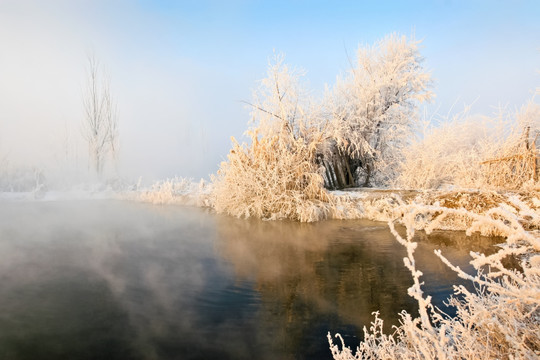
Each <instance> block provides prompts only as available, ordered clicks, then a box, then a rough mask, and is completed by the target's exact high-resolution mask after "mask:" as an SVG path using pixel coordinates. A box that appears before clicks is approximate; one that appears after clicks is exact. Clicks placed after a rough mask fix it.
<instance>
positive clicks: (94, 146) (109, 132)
mask: <svg viewBox="0 0 540 360" xmlns="http://www.w3.org/2000/svg"><path fill="white" fill-rule="evenodd" d="M83 105H84V115H85V116H84V120H83V136H84V138H85V140H86V141H87V142H88V151H89V156H90V161H91V164H92V168H93V170H94V171H95V172H96V174H97V175H98V176H100V175H101V174H102V172H103V166H104V164H105V160H106V158H107V157H108V156H109V155H110V156H111V158H112V159H113V160H114V161H115V160H116V157H117V149H118V112H117V108H116V103H115V101H114V99H113V97H112V94H111V91H110V83H109V79H108V78H107V76H106V75H105V74H104V72H103V70H102V68H101V66H100V64H99V62H98V60H97V59H96V58H95V57H94V56H89V57H88V69H87V84H86V89H85V91H84V94H83Z"/></svg>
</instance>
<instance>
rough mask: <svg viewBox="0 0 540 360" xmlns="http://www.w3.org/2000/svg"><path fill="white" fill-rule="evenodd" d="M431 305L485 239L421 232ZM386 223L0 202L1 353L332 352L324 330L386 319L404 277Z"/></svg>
mask: <svg viewBox="0 0 540 360" xmlns="http://www.w3.org/2000/svg"><path fill="white" fill-rule="evenodd" d="M419 241H420V245H419V248H418V250H417V252H416V258H417V261H418V267H419V269H420V270H422V271H423V272H424V274H425V276H424V277H423V279H424V281H425V282H426V286H425V289H426V291H427V293H428V294H431V295H433V296H434V298H435V303H436V304H437V305H440V304H442V303H441V301H442V300H443V299H444V298H446V297H447V295H448V294H449V292H450V290H451V284H453V283H455V281H456V277H455V275H454V274H453V273H451V272H450V271H448V270H447V269H446V268H445V267H444V266H443V265H442V264H441V265H439V262H438V261H437V260H436V259H435V256H434V255H433V251H432V250H433V249H434V248H442V250H443V254H446V255H448V257H449V258H450V260H451V261H452V262H453V263H454V264H456V265H459V266H462V267H464V268H467V262H468V259H469V258H468V252H469V251H470V250H471V249H475V250H486V249H489V247H490V246H491V244H492V242H493V240H487V239H481V238H480V239H473V241H471V239H469V238H465V236H464V234H447V233H442V234H440V235H438V236H434V237H425V236H424V237H423V238H419ZM404 256H405V252H404V250H403V248H402V247H401V246H400V245H399V244H398V243H397V242H396V241H395V240H394V239H393V238H392V236H391V234H390V233H389V231H388V229H387V227H386V224H384V223H376V222H370V221H363V220H359V221H347V222H342V221H325V222H319V223H316V224H299V223H295V222H287V221H283V222H264V221H259V220H239V219H235V218H230V217H227V216H218V215H215V214H212V213H209V212H208V211H205V210H203V209H200V208H187V207H177V206H162V207H160V206H152V205H147V204H140V203H130V202H120V201H110V200H107V201H104V200H92V201H66V202H60V201H57V202H7V201H4V202H2V203H1V206H0V281H1V283H2V287H0V308H1V309H2V311H1V312H0V357H1V358H7V359H58V358H77V359H86V358H108V359H153V358H160V359H173V358H182V359H202V358H204V359H211V358H220V359H227V358H231V359H253V358H258V359H266V358H268V359H270V358H272V359H275V358H280V359H287V358H295V359H299V358H328V357H329V355H330V353H329V350H328V347H327V343H326V339H325V336H326V333H327V332H328V331H330V332H331V333H335V332H341V333H342V334H349V335H351V336H353V335H355V336H356V337H355V338H349V341H351V343H352V344H355V343H357V342H358V340H359V338H360V337H361V328H362V326H364V325H369V322H370V321H371V320H372V315H371V312H373V311H376V310H380V312H381V316H382V317H383V318H384V319H386V321H387V324H386V325H387V326H388V328H389V326H390V324H396V323H397V313H398V312H399V311H401V310H403V309H405V310H407V311H409V312H413V313H414V312H415V307H416V305H415V303H414V301H413V300H412V298H410V297H409V296H408V295H407V288H408V287H409V286H410V284H411V283H412V281H411V279H410V274H409V273H408V271H407V270H406V269H405V267H404V266H403V261H402V258H403V257H404Z"/></svg>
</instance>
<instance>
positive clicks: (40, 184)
mask: <svg viewBox="0 0 540 360" xmlns="http://www.w3.org/2000/svg"><path fill="white" fill-rule="evenodd" d="M46 189H47V182H46V178H45V175H44V173H43V170H41V169H40V168H37V167H23V166H12V165H10V164H9V163H8V161H7V160H2V161H0V192H32V191H34V192H38V191H39V192H43V191H46Z"/></svg>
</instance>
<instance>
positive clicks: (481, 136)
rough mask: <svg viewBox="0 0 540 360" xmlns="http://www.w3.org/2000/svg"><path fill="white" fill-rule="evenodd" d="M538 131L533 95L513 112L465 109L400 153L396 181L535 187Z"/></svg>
mask: <svg viewBox="0 0 540 360" xmlns="http://www.w3.org/2000/svg"><path fill="white" fill-rule="evenodd" d="M538 134H540V105H539V104H537V103H535V101H534V98H533V99H531V100H530V101H529V102H528V103H527V105H526V106H524V107H523V108H522V109H521V110H520V111H518V112H516V113H515V114H514V113H510V112H505V111H500V112H499V113H498V114H497V115H496V116H494V117H488V116H470V115H469V114H468V111H464V112H463V113H460V114H458V115H456V116H454V117H453V118H452V119H450V120H447V119H445V120H443V121H442V123H440V124H438V125H437V126H431V125H430V126H427V127H426V128H425V129H424V131H423V134H422V136H421V137H419V138H418V139H416V140H415V141H413V142H412V144H411V146H410V147H409V148H408V149H407V151H405V152H404V159H403V160H402V164H401V169H400V174H399V176H398V178H397V180H396V184H397V186H399V187H402V188H409V189H438V188H444V187H448V186H453V187H457V188H475V189H484V190H486V189H492V190H508V189H511V190H517V189H531V188H532V189H534V188H538V175H537V173H538V170H537V164H536V158H537V157H538V155H539V154H538V151H537V149H536V140H537V137H538Z"/></svg>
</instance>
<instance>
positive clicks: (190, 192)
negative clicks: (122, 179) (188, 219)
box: [122, 177, 212, 207]
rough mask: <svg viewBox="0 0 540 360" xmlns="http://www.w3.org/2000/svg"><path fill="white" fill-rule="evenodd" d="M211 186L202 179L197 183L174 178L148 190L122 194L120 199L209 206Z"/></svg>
mask: <svg viewBox="0 0 540 360" xmlns="http://www.w3.org/2000/svg"><path fill="white" fill-rule="evenodd" d="M211 194H212V184H209V183H207V182H206V181H204V180H203V179H201V180H200V181H199V182H195V181H193V179H190V178H182V177H175V178H172V179H167V180H164V181H158V182H156V183H154V184H153V185H152V186H151V187H150V188H149V189H144V188H143V189H137V190H136V191H129V192H124V193H123V194H122V197H123V198H125V199H129V200H135V201H143V202H149V203H152V204H160V205H161V204H177V205H189V206H206V207H207V206H210V205H211Z"/></svg>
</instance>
